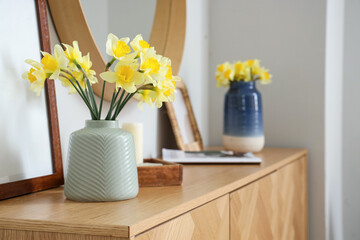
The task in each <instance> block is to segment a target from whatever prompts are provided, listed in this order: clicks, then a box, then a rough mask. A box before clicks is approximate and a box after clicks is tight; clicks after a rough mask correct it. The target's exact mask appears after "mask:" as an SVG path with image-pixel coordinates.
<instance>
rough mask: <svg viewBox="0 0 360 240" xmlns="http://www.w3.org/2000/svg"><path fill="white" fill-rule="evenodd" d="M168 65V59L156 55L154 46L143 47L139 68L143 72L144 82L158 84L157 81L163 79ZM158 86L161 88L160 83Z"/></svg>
mask: <svg viewBox="0 0 360 240" xmlns="http://www.w3.org/2000/svg"><path fill="white" fill-rule="evenodd" d="M168 65H171V62H169V59H168V58H165V57H162V56H161V55H157V54H156V52H155V50H154V48H148V49H145V50H144V51H143V52H141V53H140V70H141V71H143V72H144V76H145V83H146V84H148V83H151V84H153V85H154V86H158V84H159V82H161V81H163V80H165V75H166V74H167V72H168V67H167V66H168ZM159 88H161V84H160V85H159Z"/></svg>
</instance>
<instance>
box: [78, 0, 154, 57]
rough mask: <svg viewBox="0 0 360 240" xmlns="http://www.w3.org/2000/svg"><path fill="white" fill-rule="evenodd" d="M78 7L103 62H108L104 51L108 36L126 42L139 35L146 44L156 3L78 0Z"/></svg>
mask: <svg viewBox="0 0 360 240" xmlns="http://www.w3.org/2000/svg"><path fill="white" fill-rule="evenodd" d="M81 5H82V8H83V11H84V14H85V17H86V20H87V22H88V25H89V27H90V30H91V32H92V35H93V37H94V39H95V42H96V44H97V46H98V47H99V50H100V52H101V54H102V55H103V57H104V59H105V61H108V60H110V57H109V56H107V55H106V51H105V46H106V38H107V35H108V33H113V34H115V35H116V36H118V37H119V38H121V37H129V38H130V39H133V38H134V37H135V36H136V35H137V34H139V33H141V34H142V36H143V38H144V40H145V41H149V39H150V34H151V29H152V24H153V21H154V16H155V8H156V0H103V1H98V0H81ZM139 6H141V7H139Z"/></svg>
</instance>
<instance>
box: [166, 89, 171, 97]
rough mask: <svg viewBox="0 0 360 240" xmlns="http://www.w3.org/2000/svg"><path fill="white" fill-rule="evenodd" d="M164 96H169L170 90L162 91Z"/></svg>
mask: <svg viewBox="0 0 360 240" xmlns="http://www.w3.org/2000/svg"><path fill="white" fill-rule="evenodd" d="M164 94H165V96H167V97H168V96H170V94H171V89H170V88H168V89H167V90H166V91H164Z"/></svg>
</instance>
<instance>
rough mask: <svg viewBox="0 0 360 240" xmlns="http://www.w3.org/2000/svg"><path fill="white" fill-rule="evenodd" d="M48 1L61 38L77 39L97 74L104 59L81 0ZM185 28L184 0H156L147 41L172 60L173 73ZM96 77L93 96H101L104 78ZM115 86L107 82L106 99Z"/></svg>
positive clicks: (181, 46)
mask: <svg viewBox="0 0 360 240" xmlns="http://www.w3.org/2000/svg"><path fill="white" fill-rule="evenodd" d="M48 3H49V8H50V12H51V16H52V19H53V21H54V24H55V28H56V31H57V34H58V36H59V38H60V41H61V42H62V43H67V44H72V42H73V41H74V40H77V41H78V42H79V46H81V51H83V52H84V53H87V52H90V56H91V60H92V63H93V69H94V70H95V71H96V73H97V74H99V73H101V72H103V71H104V69H105V65H106V62H105V60H104V59H103V57H102V55H101V53H100V51H99V48H98V46H97V44H96V42H95V40H94V37H93V36H92V33H91V30H90V28H89V25H88V24H87V21H86V17H85V14H84V12H83V9H82V6H81V2H80V0H48ZM185 30H186V0H157V2H156V10H155V16H154V22H153V26H152V31H151V35H150V40H149V43H150V45H151V46H154V47H155V49H156V51H157V53H159V54H161V55H163V56H166V57H168V58H170V59H171V61H172V64H171V65H172V70H173V74H174V75H177V74H178V72H179V68H180V64H181V59H182V55H183V51H184V43H185ZM104 37H106V36H104ZM119 37H123V36H119ZM103 47H105V46H103ZM98 80H99V83H98V84H94V85H93V90H94V92H95V94H96V95H98V96H101V91H102V86H103V80H102V79H101V78H98ZM114 88H115V84H107V85H106V89H105V93H104V99H105V100H107V101H110V100H111V97H112V93H113V89H114Z"/></svg>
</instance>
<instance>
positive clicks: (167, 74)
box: [165, 65, 172, 79]
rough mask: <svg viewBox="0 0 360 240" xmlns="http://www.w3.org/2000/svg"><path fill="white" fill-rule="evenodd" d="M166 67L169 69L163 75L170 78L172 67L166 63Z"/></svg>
mask: <svg viewBox="0 0 360 240" xmlns="http://www.w3.org/2000/svg"><path fill="white" fill-rule="evenodd" d="M167 67H168V69H169V70H168V71H167V73H166V75H165V77H166V78H167V79H172V68H171V66H170V65H167Z"/></svg>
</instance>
